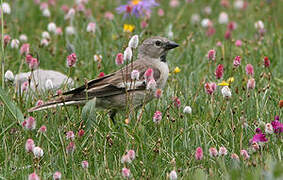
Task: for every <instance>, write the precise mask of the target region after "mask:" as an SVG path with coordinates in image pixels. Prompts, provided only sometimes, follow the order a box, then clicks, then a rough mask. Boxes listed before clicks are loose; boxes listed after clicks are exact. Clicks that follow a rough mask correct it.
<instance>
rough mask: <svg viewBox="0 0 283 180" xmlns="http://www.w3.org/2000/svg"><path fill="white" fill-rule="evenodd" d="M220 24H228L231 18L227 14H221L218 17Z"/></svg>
mask: <svg viewBox="0 0 283 180" xmlns="http://www.w3.org/2000/svg"><path fill="white" fill-rule="evenodd" d="M218 22H219V24H227V23H228V22H229V17H228V14H227V13H226V12H221V13H220V15H219V17H218Z"/></svg>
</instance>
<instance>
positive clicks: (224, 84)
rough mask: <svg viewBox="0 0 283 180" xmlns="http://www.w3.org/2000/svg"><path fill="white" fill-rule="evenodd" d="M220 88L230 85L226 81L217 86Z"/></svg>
mask: <svg viewBox="0 0 283 180" xmlns="http://www.w3.org/2000/svg"><path fill="white" fill-rule="evenodd" d="M217 85H218V86H229V83H228V82H226V81H222V82H221V83H218V84H217Z"/></svg>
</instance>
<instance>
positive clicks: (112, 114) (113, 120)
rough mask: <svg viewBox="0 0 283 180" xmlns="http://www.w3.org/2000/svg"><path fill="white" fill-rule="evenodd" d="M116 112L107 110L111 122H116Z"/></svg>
mask: <svg viewBox="0 0 283 180" xmlns="http://www.w3.org/2000/svg"><path fill="white" fill-rule="evenodd" d="M116 113H117V110H110V112H109V115H110V119H111V120H112V122H113V124H116V122H115V115H116Z"/></svg>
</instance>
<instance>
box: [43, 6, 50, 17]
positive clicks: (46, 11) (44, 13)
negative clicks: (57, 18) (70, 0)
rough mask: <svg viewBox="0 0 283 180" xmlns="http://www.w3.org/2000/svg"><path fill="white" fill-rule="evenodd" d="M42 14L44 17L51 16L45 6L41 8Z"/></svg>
mask: <svg viewBox="0 0 283 180" xmlns="http://www.w3.org/2000/svg"><path fill="white" fill-rule="evenodd" d="M42 15H43V16H44V17H50V16H51V13H50V11H49V9H48V8H45V9H43V10H42Z"/></svg>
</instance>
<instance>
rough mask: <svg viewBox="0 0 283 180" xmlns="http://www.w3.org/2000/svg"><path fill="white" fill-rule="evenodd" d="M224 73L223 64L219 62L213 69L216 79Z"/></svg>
mask: <svg viewBox="0 0 283 180" xmlns="http://www.w3.org/2000/svg"><path fill="white" fill-rule="evenodd" d="M223 73H224V66H223V64H219V65H218V66H217V68H216V71H215V76H216V78H217V79H221V78H222V76H223Z"/></svg>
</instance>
